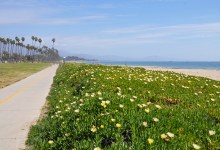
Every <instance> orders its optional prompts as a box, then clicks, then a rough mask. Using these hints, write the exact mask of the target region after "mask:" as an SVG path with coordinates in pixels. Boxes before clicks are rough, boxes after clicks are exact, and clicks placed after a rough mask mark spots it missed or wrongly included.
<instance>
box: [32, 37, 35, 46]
mask: <svg viewBox="0 0 220 150" xmlns="http://www.w3.org/2000/svg"><path fill="white" fill-rule="evenodd" d="M31 39H32V46H33V44H34V39H35V37H34V36H31Z"/></svg>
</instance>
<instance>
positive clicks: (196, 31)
mask: <svg viewBox="0 0 220 150" xmlns="http://www.w3.org/2000/svg"><path fill="white" fill-rule="evenodd" d="M103 33H107V34H110V35H124V36H125V35H126V36H127V35H135V36H141V37H145V38H159V37H168V36H169V37H171V36H173V37H174V36H177V37H178V36H186V35H189V36H194V37H204V36H203V35H204V34H205V35H206V37H210V36H212V35H216V33H220V22H216V23H204V24H180V25H170V26H149V25H141V26H134V27H126V28H116V29H109V30H105V31H103ZM200 35H202V36H200Z"/></svg>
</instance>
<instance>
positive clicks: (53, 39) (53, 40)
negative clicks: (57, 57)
mask: <svg viewBox="0 0 220 150" xmlns="http://www.w3.org/2000/svg"><path fill="white" fill-rule="evenodd" d="M55 41H56V40H55V38H52V42H53V47H52V48H53V49H54V43H55Z"/></svg>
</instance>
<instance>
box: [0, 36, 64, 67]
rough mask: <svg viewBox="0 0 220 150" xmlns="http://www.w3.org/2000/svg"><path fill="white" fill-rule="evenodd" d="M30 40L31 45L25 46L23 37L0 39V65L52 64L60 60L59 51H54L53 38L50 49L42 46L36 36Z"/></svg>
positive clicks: (40, 40)
mask: <svg viewBox="0 0 220 150" xmlns="http://www.w3.org/2000/svg"><path fill="white" fill-rule="evenodd" d="M31 40H32V44H31V45H30V44H27V45H25V44H24V42H25V38H24V37H21V38H19V37H17V36H16V37H15V39H10V38H2V37H0V63H5V62H9V63H15V62H16V63H18V62H52V61H58V60H59V59H60V56H59V51H58V50H57V49H54V43H55V38H52V48H49V47H48V46H45V45H43V46H42V45H41V44H42V42H43V40H42V39H41V38H38V37H36V36H32V37H31ZM37 44H38V45H37Z"/></svg>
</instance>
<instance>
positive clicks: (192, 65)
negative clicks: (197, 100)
mask: <svg viewBox="0 0 220 150" xmlns="http://www.w3.org/2000/svg"><path fill="white" fill-rule="evenodd" d="M86 62H87V63H90V64H104V65H123V66H151V67H152V66H153V67H163V68H174V69H175V68H176V69H177V68H179V69H216V70H220V62H208V61H207V62H206V61H92V62H91V61H86Z"/></svg>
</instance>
